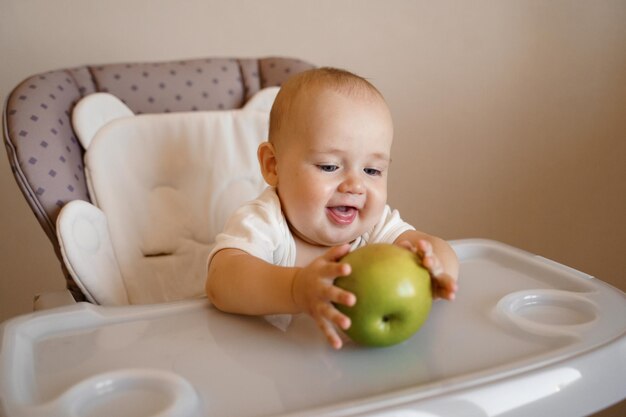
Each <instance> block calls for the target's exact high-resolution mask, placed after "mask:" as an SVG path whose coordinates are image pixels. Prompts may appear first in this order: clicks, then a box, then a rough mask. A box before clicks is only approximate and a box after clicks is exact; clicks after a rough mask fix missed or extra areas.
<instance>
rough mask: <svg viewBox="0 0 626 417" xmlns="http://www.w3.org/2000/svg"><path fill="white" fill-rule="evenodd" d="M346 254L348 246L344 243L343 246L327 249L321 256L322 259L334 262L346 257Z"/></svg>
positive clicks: (348, 249) (348, 250)
mask: <svg viewBox="0 0 626 417" xmlns="http://www.w3.org/2000/svg"><path fill="white" fill-rule="evenodd" d="M348 252H350V244H349V243H345V244H343V245H339V246H333V247H332V248H330V249H328V250H327V251H326V253H324V255H322V257H323V258H324V259H326V260H327V261H330V262H336V261H338V260H340V259H341V258H343V257H344V256H346V255H347V254H348Z"/></svg>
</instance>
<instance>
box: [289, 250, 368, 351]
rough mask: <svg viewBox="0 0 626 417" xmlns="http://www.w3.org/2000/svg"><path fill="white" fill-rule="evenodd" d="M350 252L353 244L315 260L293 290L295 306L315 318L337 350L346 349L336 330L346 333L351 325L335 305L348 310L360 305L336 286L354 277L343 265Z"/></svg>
mask: <svg viewBox="0 0 626 417" xmlns="http://www.w3.org/2000/svg"><path fill="white" fill-rule="evenodd" d="M349 251H350V245H349V244H345V245H341V246H335V247H332V248H330V249H329V250H328V251H327V252H326V253H325V254H324V255H322V256H320V257H319V258H316V259H314V260H313V262H311V263H310V264H309V265H307V266H306V267H304V268H302V269H300V270H299V271H298V272H297V273H296V276H295V277H294V280H293V284H292V288H291V296H292V298H293V300H294V302H295V304H296V305H297V306H298V307H299V308H300V309H301V310H302V311H303V312H305V313H307V314H309V315H310V316H311V317H313V319H314V320H315V322H316V323H317V325H318V326H319V328H320V329H321V330H322V331H323V332H324V334H325V335H326V338H327V339H328V342H329V343H330V345H331V346H332V347H333V348H335V349H340V348H341V346H342V341H341V338H340V337H339V334H338V333H337V329H335V326H337V327H339V328H341V329H344V330H346V329H348V328H349V327H350V324H351V323H350V319H349V318H348V317H347V316H346V315H344V314H342V313H341V312H339V310H337V309H336V308H335V307H334V306H333V303H337V304H345V305H347V306H353V305H354V304H355V303H356V296H355V295H354V294H352V293H351V292H348V291H346V290H343V289H341V288H339V287H336V286H335V285H334V284H333V282H334V280H335V278H337V277H340V276H346V275H350V272H351V269H350V265H348V264H342V263H340V262H339V260H340V259H341V258H343V257H344V256H345V255H346V254H347V253H348V252H349Z"/></svg>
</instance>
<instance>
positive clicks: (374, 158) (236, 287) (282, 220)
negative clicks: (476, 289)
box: [206, 68, 459, 349]
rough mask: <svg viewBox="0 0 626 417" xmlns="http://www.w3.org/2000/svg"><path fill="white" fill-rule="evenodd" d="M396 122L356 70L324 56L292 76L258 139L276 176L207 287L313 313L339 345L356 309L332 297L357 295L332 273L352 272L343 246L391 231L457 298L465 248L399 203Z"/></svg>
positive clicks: (220, 251) (269, 178)
mask: <svg viewBox="0 0 626 417" xmlns="http://www.w3.org/2000/svg"><path fill="white" fill-rule="evenodd" d="M392 138H393V125H392V120H391V115H390V112H389V109H388V107H387V104H386V102H385V100H384V98H383V97H382V95H381V93H380V92H379V91H378V90H377V89H376V88H375V87H374V86H373V85H372V84H370V83H369V82H368V81H366V80H365V79H363V78H361V77H359V76H357V75H354V74H352V73H349V72H347V71H343V70H339V69H333V68H320V69H313V70H310V71H306V72H303V73H300V74H297V75H295V76H294V77H292V78H290V79H289V80H288V81H287V82H286V83H285V84H284V85H283V86H282V88H281V89H280V91H279V93H278V96H277V97H276V100H275V102H274V105H273V107H272V110H271V114H270V128H269V140H268V142H264V143H262V144H261V145H260V146H259V148H258V159H259V164H260V167H261V172H262V174H263V178H264V179H265V181H266V182H267V183H268V184H269V187H268V188H267V189H266V190H265V191H264V192H263V193H262V194H261V195H260V196H259V197H258V198H257V199H256V200H254V201H252V202H249V203H247V204H245V205H244V206H243V207H241V208H240V209H238V210H237V211H236V212H235V213H234V214H233V215H232V216H231V218H230V219H229V220H228V222H227V224H226V227H225V230H224V232H223V233H221V234H219V235H218V236H217V238H216V246H215V248H214V249H213V251H212V252H211V254H210V255H209V267H208V276H207V282H206V292H207V296H208V298H209V300H210V301H211V302H212V303H213V305H214V306H215V307H217V308H218V309H220V310H222V311H226V312H231V313H240V314H250V315H267V314H279V313H302V312H304V313H307V314H309V315H310V316H311V317H312V318H313V319H314V320H315V321H316V323H317V324H318V326H319V327H320V329H321V330H322V331H323V332H324V334H325V335H326V338H327V339H328V342H329V343H330V345H331V346H332V347H334V348H335V349H339V348H341V346H342V339H341V337H340V335H339V333H338V331H337V328H340V329H344V330H345V329H348V328H349V327H350V319H349V318H348V317H347V316H345V315H344V314H342V313H340V312H339V311H338V310H337V309H336V308H335V307H334V306H333V303H338V304H344V305H347V306H352V305H354V304H355V303H356V302H358V300H357V299H356V296H355V295H354V294H352V293H350V292H347V291H345V290H342V289H340V288H338V287H336V286H334V285H333V281H334V279H335V278H337V277H340V276H345V275H349V274H350V265H348V264H345V263H342V262H341V258H342V257H343V256H344V255H346V254H347V253H349V252H350V251H351V250H354V249H356V248H358V247H361V246H365V245H367V244H369V243H377V242H381V243H382V242H385V243H394V244H397V245H400V246H403V247H405V248H406V249H407V250H411V251H413V252H415V253H417V255H418V256H419V257H420V259H421V261H422V264H423V265H424V267H426V268H427V269H428V270H429V271H430V274H431V277H432V282H433V286H432V288H433V296H434V297H437V298H445V299H448V300H452V299H453V298H454V295H455V292H456V290H457V285H456V281H457V276H458V270H459V265H458V260H457V257H456V255H455V253H454V251H453V250H452V248H451V247H450V246H449V245H448V244H447V243H446V242H445V241H444V240H442V239H439V238H436V237H433V236H430V235H427V234H425V233H422V232H418V231H416V230H415V228H413V227H412V226H411V225H409V224H407V223H405V222H404V221H402V219H401V218H400V215H399V213H398V212H397V211H395V210H391V209H390V208H389V206H388V205H387V204H386V202H387V175H388V171H389V165H390V162H391V158H390V152H391V142H392Z"/></svg>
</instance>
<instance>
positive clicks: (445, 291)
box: [397, 239, 458, 301]
mask: <svg viewBox="0 0 626 417" xmlns="http://www.w3.org/2000/svg"><path fill="white" fill-rule="evenodd" d="M397 244H398V246H402V247H403V248H405V249H408V250H410V251H411V252H413V253H415V254H417V256H418V257H419V258H420V260H421V261H422V265H423V266H424V268H426V269H427V270H428V272H430V277H431V284H432V293H433V298H434V299H437V298H443V299H446V300H449V301H452V300H454V298H455V296H456V291H457V290H458V286H457V283H456V280H455V279H454V278H453V277H452V276H451V275H450V274H448V273H446V271H445V270H444V268H443V265H442V264H441V260H440V259H439V257H437V255H436V254H435V253H434V251H433V245H432V244H431V243H430V242H429V241H427V240H424V239H420V240H418V242H417V247H416V246H415V245H414V244H413V243H412V242H411V241H409V240H403V241H401V242H397Z"/></svg>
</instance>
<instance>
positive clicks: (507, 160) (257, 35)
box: [0, 0, 626, 320]
mask: <svg viewBox="0 0 626 417" xmlns="http://www.w3.org/2000/svg"><path fill="white" fill-rule="evenodd" d="M624 22H626V2H624V1H602V0H597V1H556V0H555V1H544V2H541V1H506V2H504V1H491V2H489V1H474V2H463V1H458V2H453V1H439V2H429V1H415V0H406V1H331V0H324V1H304V0H298V1H294V0H271V1H252V0H250V1H241V0H238V1H228V2H227V1H221V2H215V1H207V0H188V1H180V0H133V1H127V0H108V1H100V0H98V1H96V0H56V1H44V0H39V1H37V0H0V31H1V32H0V52H1V55H0V56H1V64H0V96H2V97H3V98H4V97H5V96H6V94H7V93H8V92H9V90H10V89H11V88H12V87H13V86H14V85H16V84H17V83H18V82H19V81H21V80H22V79H23V78H25V77H26V76H27V75H30V74H33V73H36V72H39V71H44V70H49V69H56V68H61V67H68V66H76V65H82V64H86V63H109V62H123V61H128V60H130V61H143V60H147V61H154V60H166V59H178V58H194V57H203V56H235V57H237V56H244V57H245V56H266V55H285V56H294V57H300V58H303V59H305V60H308V61H311V62H313V63H316V64H318V65H333V66H340V67H345V68H348V69H350V70H353V71H356V72H358V73H360V74H362V75H364V76H366V77H369V78H370V79H371V80H372V81H373V82H374V83H375V84H376V85H377V86H379V87H380V89H381V90H382V92H383V94H384V95H385V96H386V97H387V99H388V101H389V104H390V106H391V109H392V112H393V114H394V118H395V123H396V143H395V151H394V155H393V158H394V162H393V168H392V170H393V171H392V175H391V190H390V201H391V203H392V205H394V206H396V207H397V208H399V209H400V210H401V211H402V213H403V215H404V217H406V218H407V219H408V220H410V221H411V222H413V223H415V224H416V225H417V226H418V227H419V228H421V229H423V230H426V231H429V232H432V233H435V234H438V235H441V236H443V237H445V238H449V239H456V238H466V237H486V238H493V239H497V240H501V241H504V242H507V243H509V244H512V245H515V246H518V247H520V248H523V249H526V250H529V251H532V252H535V253H539V254H541V255H543V256H546V257H549V258H552V259H555V260H557V261H560V262H562V263H565V264H568V265H570V266H573V267H575V268H577V269H580V270H583V271H585V272H587V273H589V274H592V275H595V276H597V277H599V278H601V279H603V280H605V281H607V282H610V283H612V284H613V285H615V286H617V287H619V288H621V289H622V290H626V272H625V271H626V243H625V242H626V224H625V222H624V214H625V213H626V24H625V23H624ZM0 192H1V194H2V195H3V196H4V197H3V198H2V201H3V204H1V205H0V213H1V214H0V233H1V235H2V238H1V239H0V265H2V268H1V270H0V291H1V292H0V308H1V310H0V320H4V319H6V318H8V317H11V316H14V315H16V314H20V313H24V312H27V311H28V310H29V309H30V305H31V298H32V295H33V294H34V293H36V292H39V291H47V290H50V289H54V288H61V287H62V286H63V282H62V278H61V274H60V272H59V271H60V269H59V267H58V264H57V261H56V259H55V258H54V256H53V254H52V250H51V246H50V244H49V243H48V241H47V239H46V237H45V235H44V233H43V232H42V231H41V230H40V228H39V226H38V224H37V222H36V221H35V218H34V216H33V215H32V214H31V213H30V211H29V209H28V207H27V205H26V203H25V201H24V199H23V198H22V196H21V194H20V192H19V191H18V188H17V186H16V185H15V182H14V180H13V178H12V175H11V172H10V169H9V166H8V163H7V161H6V158H5V157H0ZM616 319H620V320H623V318H616Z"/></svg>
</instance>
